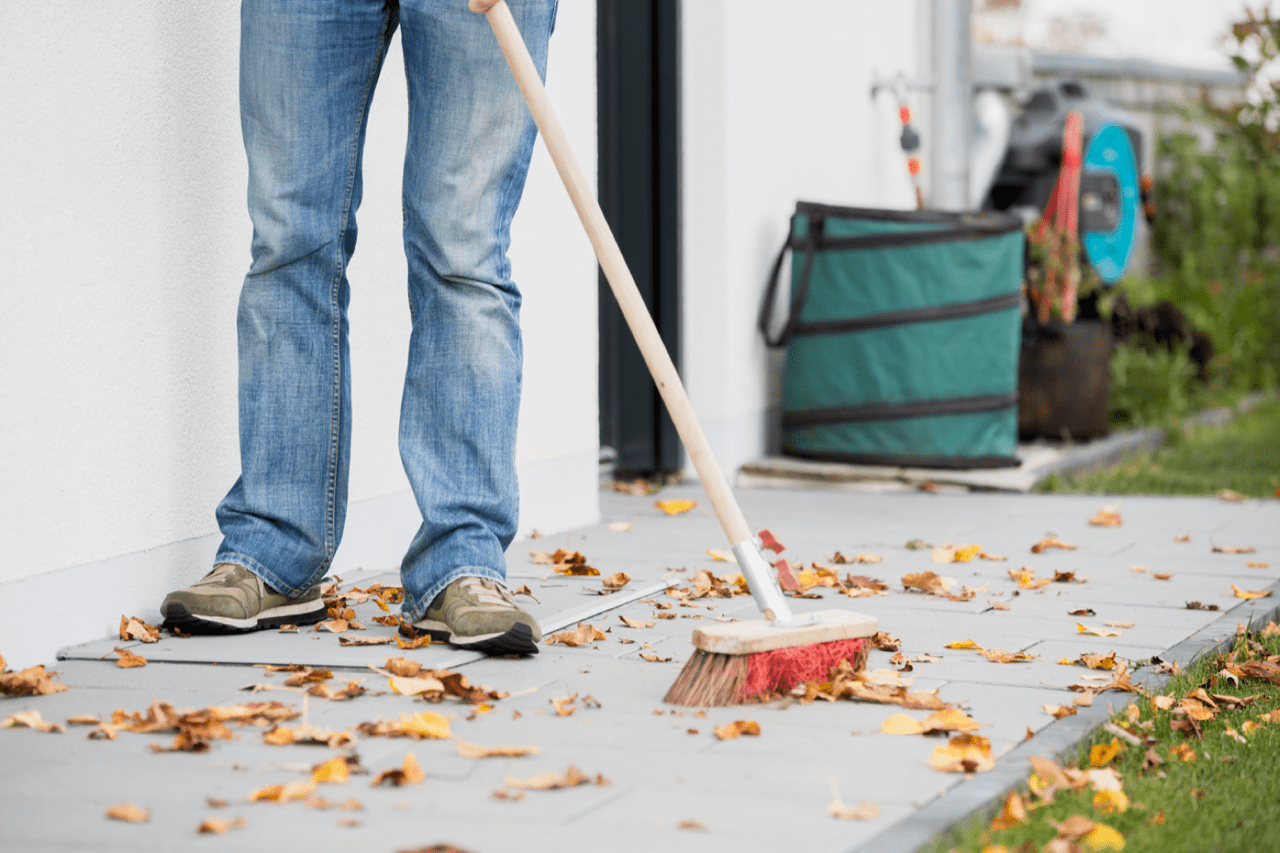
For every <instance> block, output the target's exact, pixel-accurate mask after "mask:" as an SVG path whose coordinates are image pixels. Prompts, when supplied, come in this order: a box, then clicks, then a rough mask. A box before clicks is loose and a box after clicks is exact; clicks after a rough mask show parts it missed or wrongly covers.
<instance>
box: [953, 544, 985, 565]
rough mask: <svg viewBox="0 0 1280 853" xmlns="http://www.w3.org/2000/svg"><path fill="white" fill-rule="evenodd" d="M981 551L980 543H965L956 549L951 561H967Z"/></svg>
mask: <svg viewBox="0 0 1280 853" xmlns="http://www.w3.org/2000/svg"><path fill="white" fill-rule="evenodd" d="M981 552H982V546H981V545H965V546H964V547H963V548H957V549H956V554H955V559H954V560H953V561H952V562H955V563H968V562H970V561H971V560H972V559H973V558H974V557H976V556H977V555H978V554H979V553H981Z"/></svg>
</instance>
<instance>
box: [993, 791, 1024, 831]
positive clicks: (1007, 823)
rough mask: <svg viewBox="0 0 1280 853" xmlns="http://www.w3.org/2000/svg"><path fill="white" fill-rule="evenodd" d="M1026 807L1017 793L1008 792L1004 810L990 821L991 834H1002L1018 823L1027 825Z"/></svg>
mask: <svg viewBox="0 0 1280 853" xmlns="http://www.w3.org/2000/svg"><path fill="white" fill-rule="evenodd" d="M1027 822H1028V821H1027V806H1026V803H1024V802H1023V801H1022V797H1021V796H1020V795H1019V794H1018V792H1017V791H1010V792H1009V793H1008V795H1007V796H1006V797H1005V798H1004V808H1003V809H1001V810H1000V814H998V815H996V816H995V817H994V818H992V820H991V831H992V832H1004V831H1005V830H1006V829H1010V828H1011V827H1015V826H1017V825H1018V824H1020V823H1027Z"/></svg>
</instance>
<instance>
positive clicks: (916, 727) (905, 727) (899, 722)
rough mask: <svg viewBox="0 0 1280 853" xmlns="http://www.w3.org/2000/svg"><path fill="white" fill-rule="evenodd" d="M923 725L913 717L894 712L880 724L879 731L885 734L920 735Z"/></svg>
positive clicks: (922, 731) (922, 732)
mask: <svg viewBox="0 0 1280 853" xmlns="http://www.w3.org/2000/svg"><path fill="white" fill-rule="evenodd" d="M924 731H925V729H924V726H923V725H922V724H921V723H920V721H919V720H917V719H915V718H914V717H908V716H907V715H906V714H894V715H893V716H891V717H888V718H887V719H886V720H885V721H884V722H883V723H881V724H880V733H881V734H886V735H922V734H924Z"/></svg>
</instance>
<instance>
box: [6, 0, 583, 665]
mask: <svg viewBox="0 0 1280 853" xmlns="http://www.w3.org/2000/svg"><path fill="white" fill-rule="evenodd" d="M238 26H239V12H238V4H235V3H211V4H190V3H180V2H175V0H163V1H161V0H109V2H98V3H83V2H72V0H46V2H41V3H7V4H3V5H2V6H0V81H3V83H2V84H0V116H4V132H3V134H0V187H2V188H3V193H4V203H3V204H0V235H3V237H0V240H3V247H2V248H3V257H4V260H5V267H4V277H3V282H2V283H0V287H2V288H3V295H4V299H5V301H4V305H5V308H4V315H5V333H4V335H3V336H0V365H3V368H2V369H3V376H4V379H3V398H2V401H0V460H2V462H0V465H2V467H0V472H2V475H3V476H2V478H0V600H4V601H5V602H6V604H10V605H11V606H10V607H9V616H8V617H7V618H6V620H4V622H3V623H0V654H4V655H5V657H6V658H7V659H8V660H9V662H10V664H11V665H19V664H21V663H23V660H22V659H23V658H24V657H32V656H35V657H42V656H43V657H47V656H48V655H47V653H48V652H49V651H50V649H51V648H52V646H51V645H50V644H51V643H60V644H66V643H68V642H72V641H78V640H80V639H85V638H88V637H92V636H100V635H102V634H103V633H105V631H106V630H109V629H110V627H111V623H112V620H113V619H118V617H119V610H118V609H114V608H126V607H127V608H130V609H134V610H136V611H137V612H139V613H140V614H141V613H143V612H152V613H153V614H154V613H155V612H156V610H157V608H158V605H159V599H160V597H162V596H163V594H164V593H165V592H166V591H167V587H168V586H169V585H171V584H173V583H175V581H177V580H178V579H181V581H180V582H181V583H185V582H188V581H189V580H193V579H194V578H195V577H197V576H198V575H199V574H202V573H203V571H204V570H205V565H204V562H205V561H206V560H207V557H202V555H206V554H207V556H212V553H213V549H214V547H215V546H216V542H217V536H216V525H215V522H214V518H213V509H214V506H215V505H216V504H217V502H218V500H220V499H221V497H222V495H223V494H224V493H225V492H226V490H227V489H228V488H229V487H230V486H231V484H232V482H233V481H234V480H235V477H236V474H237V472H238V449H237V436H236V364H235V353H236V346H235V308H236V300H237V296H238V291H239V285H240V281H241V279H242V277H243V275H244V272H245V270H246V269H247V267H248V261H249V252H248V248H249V238H250V235H251V228H250V224H249V220H248V216H247V214H246V213H245V210H244V195H245V181H246V169H245V164H244V154H243V149H242V148H241V144H240V134H239V110H238V104H237V99H238V84H237V73H238V71H237V68H238V58H237V53H238ZM548 88H549V90H550V91H551V95H552V98H553V99H554V101H555V102H556V104H557V107H558V109H559V111H560V112H561V118H562V121H563V122H564V123H565V125H566V128H567V130H568V132H569V135H570V137H571V138H572V140H573V141H574V143H575V147H576V149H577V151H578V153H579V156H580V157H581V159H582V161H583V167H584V170H585V171H586V172H587V173H588V174H593V173H594V171H595V153H596V144H595V4H594V3H590V2H582V0H568V2H565V3H563V4H562V6H561V9H560V12H559V16H558V22H557V29H556V34H555V36H554V37H553V39H552V47H551V62H550V69H549V74H548ZM404 103H405V92H404V73H403V66H402V63H401V59H400V54H399V40H398V39H397V40H396V43H395V45H394V46H393V49H392V51H391V54H390V55H389V57H388V60H387V65H386V67H385V68H384V71H383V75H382V79H381V81H380V83H379V86H378V90H377V94H376V96H375V98H374V102H373V108H372V115H371V119H370V128H369V138H368V143H367V147H366V152H365V200H364V204H363V206H362V208H361V210H360V244H359V247H358V249H357V251H356V254H355V257H354V259H353V262H352V265H351V270H350V278H351V281H352V304H351V315H350V316H351V349H352V362H353V388H354V392H353V398H354V399H353V404H354V436H353V447H352V474H351V492H350V497H351V501H352V508H351V515H350V520H349V522H348V532H347V542H346V543H345V544H344V548H343V551H345V552H350V553H347V554H346V555H345V557H346V560H344V562H345V561H351V560H358V561H361V562H363V564H364V565H366V567H369V568H373V567H381V565H383V564H385V567H386V568H392V567H394V565H395V562H396V560H398V556H399V553H400V551H401V550H402V549H403V547H404V546H405V545H407V543H408V539H409V537H410V536H411V535H412V532H413V529H414V523H415V522H414V519H413V512H412V506H411V498H410V497H409V495H408V492H407V488H408V487H407V482H406V480H405V477H404V474H403V472H402V470H401V467H400V460H399V456H398V451H397V447H396V431H397V418H398V413H399V402H400V391H401V382H402V379H403V376H404V361H405V354H406V352H407V342H408V331H409V320H408V310H407V297H406V296H405V261H404V256H403V251H402V247H401V243H400V222H401V214H400V173H401V167H402V162H403V158H404V138H405V124H406V121H405V115H404ZM511 257H512V263H513V266H514V269H515V277H516V280H517V281H518V282H519V283H520V284H521V286H522V288H523V290H524V293H525V308H524V314H523V317H524V328H525V334H526V338H525V353H526V361H525V394H524V404H523V407H522V410H521V427H520V435H519V441H518V460H519V463H520V470H521V480H522V482H521V486H522V496H523V502H522V516H521V529H522V531H528V530H529V529H530V528H532V527H537V528H539V529H540V530H542V531H543V532H549V531H552V530H557V529H564V528H568V527H573V526H576V525H580V524H584V523H589V522H591V521H593V520H595V519H596V518H597V517H598V514H599V503H598V483H597V465H596V462H597V460H596V456H597V444H598V432H597V399H596V397H597V390H596V373H595V364H596V359H595V352H596V342H595V327H596V267H595V260H594V257H593V255H592V254H591V249H590V246H589V244H588V243H587V241H586V239H585V237H583V236H581V228H580V227H579V226H578V224H577V220H576V217H575V216H574V214H573V211H572V208H571V207H570V205H569V203H568V201H567V199H566V198H565V194H564V191H563V189H562V188H561V187H560V185H559V181H558V178H557V177H556V176H555V174H554V170H553V168H552V167H551V164H550V161H549V159H548V158H547V156H546V152H545V149H543V148H542V147H541V145H539V147H538V149H537V151H536V153H535V157H534V164H533V168H532V171H531V174H530V178H529V184H528V189H527V191H526V194H525V200H524V203H523V205H522V207H521V211H520V213H519V214H518V215H517V218H516V222H515V225H514V227H513V246H512V250H511ZM584 354H586V355H587V357H584ZM387 519H394V520H395V522H394V526H395V532H396V534H397V536H398V539H399V541H394V539H395V538H396V537H392V542H391V544H390V545H388V544H387V543H386V541H385V540H386V537H383V536H372V535H370V532H369V531H370V530H372V527H371V525H373V524H375V523H377V524H386V523H388V522H387ZM375 540H376V543H375ZM362 542H363V543H367V544H368V546H369V547H368V548H367V549H365V550H360V548H361V545H360V543H362ZM182 543H185V544H182ZM157 549H159V550H158V551H157ZM165 549H169V550H165ZM143 552H148V553H147V554H146V555H144V554H143ZM340 554H342V552H340ZM130 555H133V556H132V557H131V556H130ZM166 555H167V556H166ZM135 558H136V559H135ZM193 563H195V564H193ZM19 581H22V583H21V584H19V583H18V582H19ZM117 582H118V583H117ZM19 588H21V590H22V591H23V593H22V594H23V596H24V597H26V596H28V595H39V594H41V593H40V590H47V591H48V592H49V594H51V595H52V596H53V597H51V598H49V599H48V600H45V601H40V602H36V601H30V602H28V603H25V604H23V605H22V606H15V605H16V603H15V602H11V601H10V600H9V599H10V596H12V595H15V594H16V593H17V591H18V590H19ZM117 588H119V589H127V590H128V592H127V594H126V593H121V594H118V595H116V596H115V597H113V598H102V594H106V593H107V592H108V591H110V590H114V589H117ZM95 590H97V592H95ZM104 601H105V602H108V603H102V602H104ZM50 607H53V608H56V609H57V611H58V615H59V617H60V623H61V624H60V627H59V628H58V633H57V636H56V637H54V636H53V635H50V636H49V637H48V638H47V639H46V640H41V641H39V642H36V641H32V640H31V639H30V636H31V633H30V632H31V631H36V630H38V628H37V626H36V623H37V621H38V620H47V617H48V615H49V613H50V612H51V611H50V609H49V608H50ZM113 609H114V610H113ZM109 610H110V611H112V612H108V611H109ZM69 612H74V613H75V614H77V616H76V618H75V619H68V618H67V615H68V613H69ZM15 616H16V617H17V618H16V620H15V618H14V617H15ZM86 632H87V633H86ZM77 634H79V636H77ZM23 637H25V638H26V639H20V638H23ZM19 644H21V645H22V649H24V650H25V651H23V653H22V654H19V653H18V652H17V651H15V649H16V648H17V646H18V645H19ZM43 657H42V659H43ZM32 662H34V660H32Z"/></svg>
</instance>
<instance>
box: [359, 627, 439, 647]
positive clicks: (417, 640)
mask: <svg viewBox="0 0 1280 853" xmlns="http://www.w3.org/2000/svg"><path fill="white" fill-rule="evenodd" d="M400 629H401V631H403V630H404V624H403V623H402V624H401V626H400ZM339 642H341V640H339ZM431 643H432V639H431V635H430V634H428V633H426V632H423V633H422V634H419V635H418V636H416V637H413V638H412V639H405V638H404V637H402V636H400V635H399V634H397V635H396V648H398V649H401V650H402V651H411V650H413V649H421V648H423V647H424V646H429V645H431Z"/></svg>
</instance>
